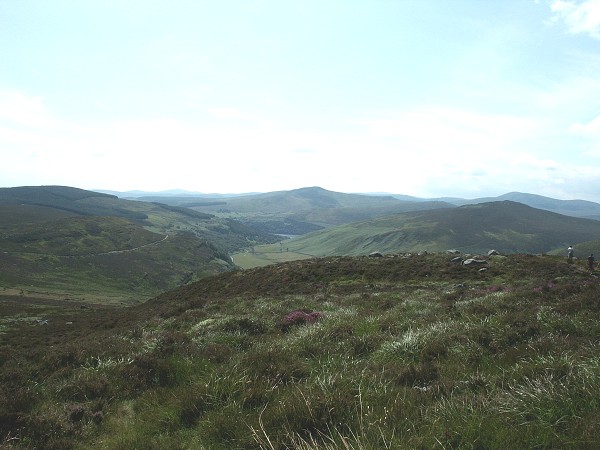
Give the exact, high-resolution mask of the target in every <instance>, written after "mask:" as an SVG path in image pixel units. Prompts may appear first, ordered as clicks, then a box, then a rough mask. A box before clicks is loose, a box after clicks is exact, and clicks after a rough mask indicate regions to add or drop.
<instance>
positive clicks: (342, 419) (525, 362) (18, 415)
mask: <svg viewBox="0 0 600 450" xmlns="http://www.w3.org/2000/svg"><path fill="white" fill-rule="evenodd" d="M449 259H450V257H449V256H446V255H432V254H430V255H424V256H413V257H404V258H401V257H395V258H392V257H388V258H380V259H372V258H364V257H359V258H352V257H343V258H327V259H316V260H310V261H296V262H291V263H286V264H282V265H277V266H270V267H267V268H261V269H253V270H248V271H243V272H233V273H227V274H222V275H219V276H216V277H211V278H208V279H205V280H203V281H202V282H201V283H195V284H191V285H188V286H185V287H182V288H180V289H178V290H175V291H173V292H169V293H165V294H163V295H161V296H159V297H157V298H155V299H153V300H152V301H150V302H149V303H147V304H145V305H140V306H138V307H132V308H130V309H125V310H123V309H121V310H119V314H111V313H110V310H109V309H106V308H105V309H103V310H95V309H88V310H64V309H56V305H53V304H40V303H38V304H34V303H31V305H23V304H22V303H15V304H13V305H9V304H7V303H2V304H0V308H3V310H2V313H3V314H2V317H3V320H2V323H1V324H0V331H4V333H3V334H0V339H1V340H0V343H1V345H0V439H3V443H4V444H5V445H9V444H20V445H22V446H23V447H24V448H47V449H53V448H60V449H69V448H100V449H102V448H106V449H118V448H122V449H125V448H127V449H129V448H155V449H163V448H164V449H171V448H219V449H229V448H231V449H241V448H268V449H276V448H305V449H308V448H355V449H371V448H487V449H505V448H596V447H598V446H599V445H600V425H599V424H600V347H599V345H598V341H597V336H598V334H599V333H600V328H599V324H600V309H599V307H598V301H597V299H598V296H599V294H600V291H599V289H600V288H599V285H598V279H597V278H595V277H592V276H590V275H589V274H588V273H587V272H586V271H585V270H583V266H579V265H577V264H566V263H565V261H564V259H563V258H561V257H553V256H543V257H542V256H537V257H536V256H529V255H512V256H509V257H494V258H490V259H489V261H488V264H487V271H483V272H482V271H480V270H478V268H474V267H469V266H460V265H455V264H452V263H451V262H450V261H449ZM25 307H27V309H23V308H25ZM19 308H21V309H19ZM296 310H304V311H314V312H317V313H318V315H319V317H320V320H318V321H317V322H316V323H312V324H311V323H301V322H300V321H299V319H298V317H301V315H300V314H297V315H296V316H294V317H296V321H294V320H292V319H291V318H290V320H289V321H288V322H286V321H285V317H286V316H287V315H289V313H290V312H292V311H296ZM53 311H54V312H53ZM39 317H45V318H48V319H49V324H48V325H43V326H41V325H37V324H36V323H35V321H34V319H35V318H39ZM67 322H72V323H70V324H68V325H67ZM1 443H2V441H0V445H1Z"/></svg>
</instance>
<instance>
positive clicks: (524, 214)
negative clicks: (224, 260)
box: [265, 201, 600, 256]
mask: <svg viewBox="0 0 600 450" xmlns="http://www.w3.org/2000/svg"><path fill="white" fill-rule="evenodd" d="M599 233H600V222H598V221H595V220H589V219H578V218H574V217H568V216H563V215H560V214H555V213H551V212H548V211H542V210H538V209H534V208H530V207H528V206H525V205H522V204H520V203H515V202H509V201H504V202H493V203H484V204H479V205H468V206H462V207H459V208H454V209H443V210H432V211H423V212H413V213H405V214H401V215H396V216H388V217H381V218H377V219H374V220H370V221H365V222H360V223H353V224H348V225H344V226H340V227H335V228H330V229H328V230H324V231H321V232H315V233H311V234H308V235H305V236H300V237H297V238H294V239H292V240H289V241H286V242H285V243H284V244H283V245H284V246H285V247H287V248H289V250H290V251H293V252H300V253H306V254H312V255H315V256H324V255H361V254H363V255H364V254H368V253H370V252H373V251H379V252H406V251H422V250H427V251H444V250H448V249H458V250H461V251H464V252H471V253H485V252H487V251H488V250H490V249H492V248H494V249H496V250H498V251H500V252H503V253H517V252H531V253H542V252H547V251H550V250H553V249H555V248H566V247H567V246H568V245H569V244H571V243H576V242H583V241H588V240H590V239H592V238H594V237H595V236H597V235H598V234H599ZM265 250H272V249H271V248H270V247H267V248H266V249H265Z"/></svg>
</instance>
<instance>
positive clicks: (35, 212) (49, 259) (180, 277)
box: [0, 186, 275, 303]
mask: <svg viewBox="0 0 600 450" xmlns="http://www.w3.org/2000/svg"><path fill="white" fill-rule="evenodd" d="M274 240H275V238H274V237H273V236H269V235H266V234H265V233H262V232H260V231H257V230H254V229H252V228H250V227H248V226H246V225H243V224H240V223H238V222H236V221H234V220H231V219H221V218H217V217H214V216H212V215H210V214H205V213H202V212H198V211H194V210H191V209H189V208H181V207H177V206H170V205H163V204H158V203H148V202H139V201H130V200H123V199H119V198H118V197H116V196H114V195H107V194H101V193H96V192H91V191H85V190H82V189H76V188H70V187H65V186H41V187H20V188H3V189H0V264H1V267H2V271H1V272H0V286H1V287H2V289H3V290H2V291H0V294H3V293H4V294H7V295H10V294H12V293H14V292H22V293H23V294H24V295H38V296H39V295H42V296H53V295H54V296H62V297H65V296H67V297H73V296H76V297H77V298H86V299H87V300H88V301H92V299H93V300H94V301H100V302H102V301H118V302H121V301H124V302H126V303H127V302H131V301H135V302H140V301H144V300H145V299H147V298H148V297H150V296H152V295H155V294H156V293H158V292H161V291H163V290H166V289H170V288H173V287H176V286H178V285H181V284H185V283H188V282H190V281H191V280H193V279H198V278H200V277H204V276H206V275H209V274H215V273H219V272H222V271H226V270H232V269H233V268H234V267H233V264H232V262H231V258H230V257H229V255H228V254H229V252H231V251H234V250H236V249H240V248H243V247H246V246H248V245H252V244H253V243H259V242H260V243H266V242H273V241H274Z"/></svg>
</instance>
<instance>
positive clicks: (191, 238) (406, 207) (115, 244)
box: [0, 186, 600, 297]
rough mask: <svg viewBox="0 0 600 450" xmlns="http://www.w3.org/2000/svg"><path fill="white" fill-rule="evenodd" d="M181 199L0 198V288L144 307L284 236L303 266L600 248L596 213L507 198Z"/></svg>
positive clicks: (19, 193)
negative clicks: (426, 254)
mask: <svg viewBox="0 0 600 450" xmlns="http://www.w3.org/2000/svg"><path fill="white" fill-rule="evenodd" d="M183 194H184V193H182V192H180V191H174V192H172V193H171V195H166V196H141V197H138V198H137V199H136V200H130V199H123V198H119V197H118V196H116V195H114V194H108V193H97V192H92V191H86V190H82V189H77V188H72V187H65V186H41V187H36V186H29V187H18V188H1V189H0V265H1V266H2V267H3V268H4V269H3V271H2V272H0V286H13V287H15V286H17V287H18V286H37V287H38V288H42V289H47V290H54V291H56V290H60V289H67V287H68V288H69V289H70V288H72V287H77V286H79V287H80V288H81V289H83V290H85V291H86V292H91V291H93V292H113V293H115V295H117V294H119V295H122V294H123V293H125V294H124V295H127V296H129V297H131V296H140V295H141V296H144V295H148V294H151V293H156V292H159V291H160V290H162V289H168V288H171V287H174V286H177V285H181V284H185V283H187V282H189V281H190V280H192V279H197V278H200V277H204V276H206V275H210V274H214V273H218V272H222V271H227V270H232V269H234V268H235V267H234V265H233V263H232V260H231V258H230V255H231V254H232V253H234V252H239V251H244V250H245V249H250V248H252V249H253V251H254V249H255V248H256V247H260V246H261V245H269V244H274V243H277V244H276V245H277V247H276V250H275V251H277V252H279V251H283V245H280V244H279V243H278V242H279V241H280V240H281V239H282V235H283V236H284V237H283V238H288V237H293V238H292V239H289V240H286V242H285V249H286V250H288V249H289V251H290V252H295V254H296V255H299V256H301V257H305V256H311V255H312V256H329V255H363V254H368V253H370V252H374V251H377V252H384V253H398V252H415V251H422V250H427V251H445V250H448V249H457V250H459V251H461V252H469V253H481V252H486V251H488V250H490V249H496V250H498V251H500V252H503V253H547V252H559V251H560V252H562V251H563V250H564V248H566V247H567V246H568V245H570V244H575V245H576V246H577V248H579V249H585V251H590V252H591V251H594V249H595V246H596V244H597V243H598V239H599V238H600V220H597V219H598V218H599V217H600V205H599V204H596V203H593V202H585V201H581V200H571V201H566V200H556V199H551V198H547V197H541V196H537V195H532V194H522V193H510V194H506V195H504V196H501V198H502V199H503V200H500V201H499V200H498V199H497V198H495V199H493V201H486V200H490V199H476V200H470V201H467V200H460V199H427V200H425V199H415V198H410V199H407V198H406V197H402V198H396V197H395V196H392V195H363V194H345V193H339V192H333V191H328V190H325V189H322V188H319V187H308V188H301V189H294V190H291V191H277V192H269V193H262V194H247V195H239V196H233V197H199V196H196V195H195V194H194V195H183ZM515 199H516V200H520V201H515ZM452 202H453V203H452ZM461 202H465V204H463V205H459V204H460V203H461ZM466 202H469V203H468V204H467V203H466ZM531 205H535V206H531ZM594 219H596V220H594ZM275 235H280V236H275ZM159 243H160V245H159ZM137 249H141V250H140V251H138V250H137ZM271 251H272V250H271ZM598 253H599V254H600V251H598ZM290 257H291V258H293V255H291V256H290ZM65 286H66V287H65Z"/></svg>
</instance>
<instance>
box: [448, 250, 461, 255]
mask: <svg viewBox="0 0 600 450" xmlns="http://www.w3.org/2000/svg"><path fill="white" fill-rule="evenodd" d="M446 253H450V254H451V255H458V254H460V252H459V251H458V250H455V249H452V250H446Z"/></svg>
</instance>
